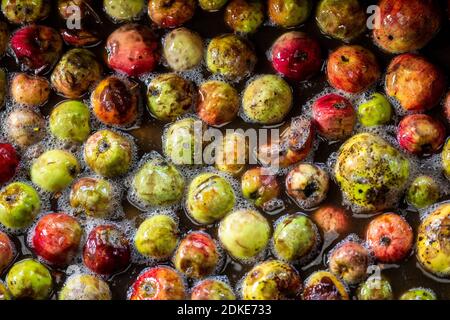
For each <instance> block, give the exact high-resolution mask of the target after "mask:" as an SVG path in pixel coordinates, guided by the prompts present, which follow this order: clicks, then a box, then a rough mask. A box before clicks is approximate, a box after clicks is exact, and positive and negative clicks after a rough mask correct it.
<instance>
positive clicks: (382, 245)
mask: <svg viewBox="0 0 450 320" xmlns="http://www.w3.org/2000/svg"><path fill="white" fill-rule="evenodd" d="M413 240H414V235H413V230H412V228H411V226H410V225H409V224H408V222H406V220H405V219H404V218H403V217H402V216H399V215H398V214H395V213H384V214H382V215H380V216H377V217H375V218H374V219H373V220H372V221H371V222H370V223H369V225H368V227H367V230H366V241H367V243H368V245H369V247H370V248H371V250H372V252H373V254H374V256H375V258H376V259H377V260H378V261H380V262H384V263H396V262H400V261H402V260H403V259H405V258H406V257H407V256H408V255H409V253H410V252H411V249H412V246H413Z"/></svg>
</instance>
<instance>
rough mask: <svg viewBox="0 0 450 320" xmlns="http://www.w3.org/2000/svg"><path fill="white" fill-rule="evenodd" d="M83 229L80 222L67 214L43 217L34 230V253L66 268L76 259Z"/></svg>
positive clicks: (53, 214)
mask: <svg viewBox="0 0 450 320" xmlns="http://www.w3.org/2000/svg"><path fill="white" fill-rule="evenodd" d="M82 233H83V231H82V228H81V226H80V224H79V223H78V221H77V220H76V219H75V218H73V217H72V216H69V215H67V214H65V213H50V214H47V215H45V216H43V217H42V218H41V219H40V220H39V221H38V223H37V225H36V228H35V229H34V234H33V238H32V245H33V249H34V252H35V253H36V254H37V255H38V256H39V257H41V258H42V259H44V260H45V261H47V262H48V263H50V264H52V265H56V266H66V265H68V264H69V263H70V262H71V261H72V259H73V258H74V257H75V255H76V254H77V251H78V247H79V246H80V241H81V236H82Z"/></svg>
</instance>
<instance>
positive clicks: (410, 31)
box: [373, 0, 442, 53]
mask: <svg viewBox="0 0 450 320" xmlns="http://www.w3.org/2000/svg"><path fill="white" fill-rule="evenodd" d="M437 2H439V1H430V0H382V1H380V2H379V3H378V8H379V10H380V22H381V24H380V26H379V27H378V28H374V29H373V40H374V42H375V44H376V45H378V46H379V47H380V48H381V49H382V50H384V51H386V52H389V53H404V52H411V51H416V50H419V49H421V48H423V47H424V46H425V45H426V44H427V43H428V42H429V41H430V40H431V39H432V38H433V37H434V35H435V34H436V33H437V32H438V30H439V28H440V26H441V21H442V19H441V13H440V12H439V10H440V9H439V6H438V5H437Z"/></svg>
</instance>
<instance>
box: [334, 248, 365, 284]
mask: <svg viewBox="0 0 450 320" xmlns="http://www.w3.org/2000/svg"><path fill="white" fill-rule="evenodd" d="M369 262H370V259H369V251H368V250H367V249H366V248H365V247H364V246H362V245H361V244H359V243H357V242H354V241H348V242H345V243H344V244H342V245H340V246H339V247H338V248H336V249H335V250H333V251H332V253H331V255H330V258H329V267H330V270H331V272H333V273H334V274H335V275H337V276H339V277H340V278H341V279H342V280H344V281H345V282H346V283H347V284H349V285H355V284H358V283H360V282H361V281H363V280H364V279H365V278H366V276H367V268H368V266H369Z"/></svg>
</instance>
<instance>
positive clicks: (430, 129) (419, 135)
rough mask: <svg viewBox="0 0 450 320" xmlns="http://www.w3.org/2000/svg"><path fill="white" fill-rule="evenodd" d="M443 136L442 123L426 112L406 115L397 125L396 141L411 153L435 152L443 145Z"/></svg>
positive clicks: (444, 134)
mask: <svg viewBox="0 0 450 320" xmlns="http://www.w3.org/2000/svg"><path fill="white" fill-rule="evenodd" d="M445 138H446V133H445V127H444V125H443V124H442V123H441V122H440V121H438V120H436V119H434V118H432V117H430V116H428V115H426V114H413V115H409V116H406V117H404V118H403V120H402V121H401V122H400V124H399V126H398V132H397V140H398V143H399V144H400V145H401V146H402V148H403V149H405V150H406V151H408V152H410V153H413V154H417V155H423V154H431V153H436V152H438V151H439V149H440V148H441V147H442V146H443V144H444V142H445Z"/></svg>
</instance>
